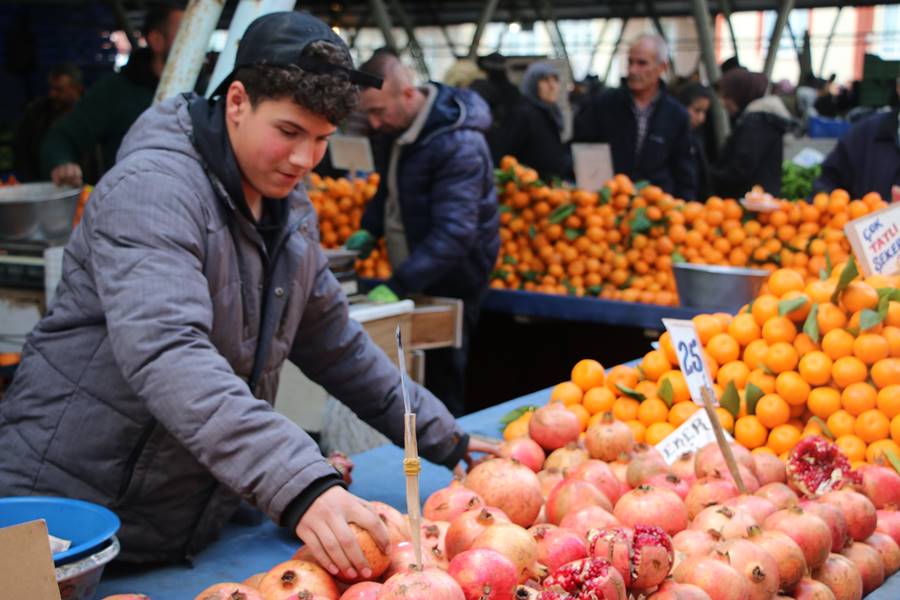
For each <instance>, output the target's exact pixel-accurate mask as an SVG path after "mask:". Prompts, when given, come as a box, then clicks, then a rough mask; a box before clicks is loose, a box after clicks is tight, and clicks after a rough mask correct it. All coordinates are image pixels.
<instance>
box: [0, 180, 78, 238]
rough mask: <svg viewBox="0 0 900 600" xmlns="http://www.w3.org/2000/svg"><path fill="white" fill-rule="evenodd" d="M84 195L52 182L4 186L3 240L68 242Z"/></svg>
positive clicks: (0, 198) (0, 191) (0, 193)
mask: <svg viewBox="0 0 900 600" xmlns="http://www.w3.org/2000/svg"><path fill="white" fill-rule="evenodd" d="M80 194H81V189H80V188H73V187H59V186H56V185H53V184H52V183H23V184H20V185H11V186H6V187H0V241H6V242H21V241H25V240H28V241H46V242H49V243H51V244H64V243H66V241H68V239H69V234H70V233H71V232H72V220H73V219H74V217H75V210H76V209H77V208H78V196H79V195H80Z"/></svg>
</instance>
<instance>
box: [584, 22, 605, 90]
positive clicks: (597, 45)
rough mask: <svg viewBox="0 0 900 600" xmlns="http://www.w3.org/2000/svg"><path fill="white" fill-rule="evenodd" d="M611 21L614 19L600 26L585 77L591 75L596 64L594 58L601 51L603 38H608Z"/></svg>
mask: <svg viewBox="0 0 900 600" xmlns="http://www.w3.org/2000/svg"><path fill="white" fill-rule="evenodd" d="M611 21H612V19H603V25H601V26H600V33H599V35H597V41H596V42H594V45H593V46H592V47H591V55H590V56H589V57H588V61H587V71H586V72H585V74H584V76H585V77H587V76H588V75H590V74H591V66H592V65H593V64H594V57H595V56H597V50H599V49H600V44H602V43H603V38H604V37H605V36H606V30H607V29H609V24H610V22H611Z"/></svg>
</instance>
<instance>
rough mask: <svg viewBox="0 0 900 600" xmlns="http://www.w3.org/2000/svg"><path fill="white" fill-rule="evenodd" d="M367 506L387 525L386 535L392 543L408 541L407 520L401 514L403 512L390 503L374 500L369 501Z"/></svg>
mask: <svg viewBox="0 0 900 600" xmlns="http://www.w3.org/2000/svg"><path fill="white" fill-rule="evenodd" d="M369 506H371V507H372V510H374V511H375V513H376V514H377V515H378V517H379V518H380V519H381V521H382V522H383V523H384V524H385V526H387V530H388V537H389V538H390V540H391V543H392V544H398V543H400V542H404V541H409V521H408V520H407V519H406V517H404V516H403V513H401V512H400V511H399V510H397V509H396V508H394V507H393V506H391V505H390V504H385V503H384V502H378V501H376V500H372V501H370V502H369Z"/></svg>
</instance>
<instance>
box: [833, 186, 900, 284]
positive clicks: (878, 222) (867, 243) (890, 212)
mask: <svg viewBox="0 0 900 600" xmlns="http://www.w3.org/2000/svg"><path fill="white" fill-rule="evenodd" d="M844 232H845V233H846V234H847V239H849V240H850V245H851V246H852V247H853V254H854V255H856V260H857V262H858V263H859V265H860V269H862V272H863V274H864V275H866V276H867V277H868V276H869V275H875V274H877V275H896V274H897V273H900V205H898V204H892V205H891V206H888V207H887V208H884V209H882V210H879V211H878V212H874V213H872V214H870V215H866V216H864V217H860V218H858V219H854V220H853V221H850V222H849V223H847V224H846V225H845V226H844Z"/></svg>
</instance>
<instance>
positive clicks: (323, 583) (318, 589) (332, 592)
mask: <svg viewBox="0 0 900 600" xmlns="http://www.w3.org/2000/svg"><path fill="white" fill-rule="evenodd" d="M259 592H260V594H261V595H262V596H263V597H264V598H278V599H282V598H287V597H288V596H290V595H291V594H304V593H305V594H308V595H311V596H318V597H321V598H329V599H330V600H337V599H338V597H339V596H340V593H338V588H337V584H335V582H334V580H333V579H332V578H331V575H329V574H328V572H326V571H325V569H323V568H322V567H320V566H319V565H317V564H315V563H311V562H306V561H303V560H288V561H285V562H283V563H280V564H277V565H275V566H274V567H272V568H271V569H269V572H268V573H266V576H265V577H263V580H262V581H261V582H260V584H259Z"/></svg>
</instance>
